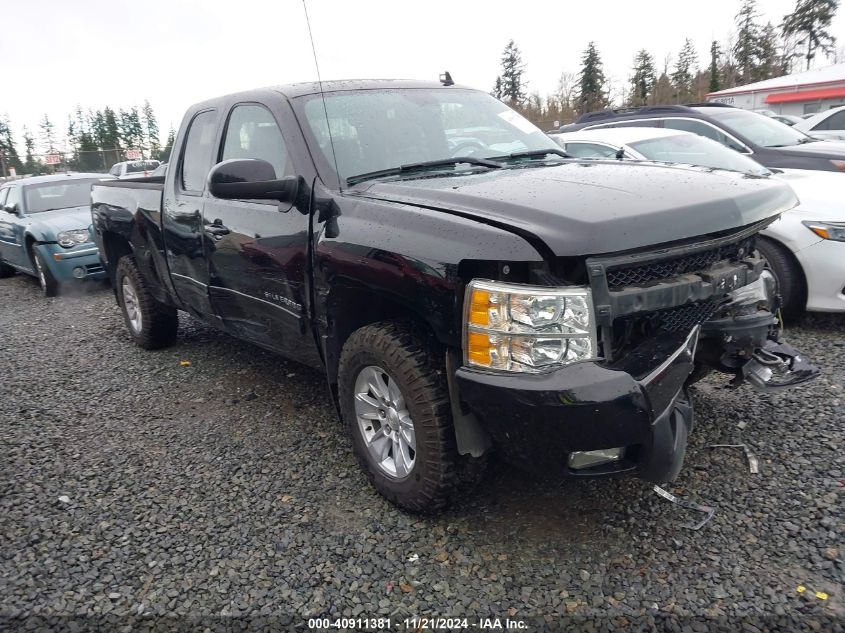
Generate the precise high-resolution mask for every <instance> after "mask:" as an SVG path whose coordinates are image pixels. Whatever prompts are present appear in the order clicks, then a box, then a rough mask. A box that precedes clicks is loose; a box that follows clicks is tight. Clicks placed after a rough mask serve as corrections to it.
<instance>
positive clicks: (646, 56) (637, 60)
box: [630, 48, 657, 105]
mask: <svg viewBox="0 0 845 633" xmlns="http://www.w3.org/2000/svg"><path fill="white" fill-rule="evenodd" d="M656 82H657V73H656V71H655V69H654V58H653V57H652V56H651V53H649V52H648V51H647V50H646V49H644V48H643V49H641V50H640V51H639V52H638V53H637V54H636V56H634V75H633V76H632V77H631V98H630V103H631V105H645V104H646V103H648V98H649V97H650V96H651V95H652V93H653V92H654V84H655V83H656Z"/></svg>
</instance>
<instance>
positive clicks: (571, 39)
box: [0, 0, 845, 145]
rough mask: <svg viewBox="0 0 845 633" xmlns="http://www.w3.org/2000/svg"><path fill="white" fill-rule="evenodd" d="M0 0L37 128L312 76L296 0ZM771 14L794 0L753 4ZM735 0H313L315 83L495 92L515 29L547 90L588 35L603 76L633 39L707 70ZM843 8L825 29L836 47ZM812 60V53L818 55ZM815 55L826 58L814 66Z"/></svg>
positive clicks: (168, 112)
mask: <svg viewBox="0 0 845 633" xmlns="http://www.w3.org/2000/svg"><path fill="white" fill-rule="evenodd" d="M3 4H4V5H5V6H4V7H3V9H2V13H0V15H2V24H3V28H2V36H0V60H2V62H0V64H2V65H0V77H2V79H3V89H2V90H0V113H6V114H8V115H9V117H10V118H11V120H12V124H13V128H14V130H15V132H16V134H17V141H18V144H19V145H21V138H20V131H21V127H22V126H23V125H27V126H28V127H29V128H30V130H32V131H33V132H37V130H38V122H39V120H40V119H41V118H42V117H43V115H44V113H45V112H46V113H47V114H49V116H50V118H51V119H52V120H53V122H54V123H55V124H56V128H57V130H59V131H60V132H61V133H62V135H63V134H64V132H65V129H66V127H67V115H68V113H71V112H72V111H73V110H74V109H75V107H76V104H81V105H82V106H83V108H84V109H87V108H94V109H96V108H102V107H103V106H105V105H110V106H111V107H112V108H114V109H115V110H117V109H118V108H128V107H131V106H132V105H138V106H140V105H141V104H142V103H143V101H144V99H149V101H150V103H151V104H152V105H153V108H154V109H155V111H156V113H157V115H158V118H159V125H160V127H161V129H162V136H164V135H165V134H166V132H167V129H168V127H169V126H170V125H173V126H174V127H178V125H179V122H180V120H181V117H182V113H183V111H184V110H185V108H186V107H187V106H188V105H190V104H191V103H193V102H195V101H200V100H202V99H205V98H208V97H213V96H215V95H219V94H225V93H228V92H233V91H237V90H241V89H247V88H254V87H258V86H265V85H272V84H278V83H287V82H295V81H303V80H313V79H315V78H316V73H315V69H314V60H313V57H312V55H311V46H310V43H309V41H308V31H307V28H306V23H305V14H304V12H303V6H302V1H301V0H202V1H200V0H135V1H134V2H131V3H130V2H121V1H120V0H108V1H106V0H74V1H73V2H68V1H67V0H47V1H35V0H29V1H27V2H10V1H9V0H5V1H4V3H3ZM758 4H759V6H760V11H761V14H762V19H763V21H765V20H772V21H773V22H774V23H776V24H777V23H779V22H780V20H781V19H782V17H783V15H784V14H785V13H788V12H789V11H791V10H792V9H793V8H794V5H795V0H761V2H759V3H758ZM739 5H740V0H707V1H705V2H688V1H683V2H679V1H678V0H648V1H646V2H630V1H629V0H618V1H617V0H602V1H601V2H565V1H561V0H558V1H556V2H552V1H535V2H524V1H523V2H514V1H513V0H511V1H509V2H504V1H499V0H484V1H474V0H472V1H469V0H464V1H460V0H445V1H444V0H424V1H422V2H403V1H397V0H389V1H381V0H309V1H308V10H309V13H310V17H311V25H312V28H313V30H314V37H315V41H316V47H317V55H318V58H319V62H320V70H321V73H322V77H323V79H345V78H355V77H368V78H369V77H379V78H386V77H399V78H413V79H436V78H437V76H438V74H439V73H440V72H442V71H443V70H446V69H448V70H449V71H451V73H452V76H453V77H454V78H455V80H456V81H457V82H458V83H462V84H466V85H470V86H473V87H477V88H481V89H484V90H490V89H491V88H492V86H493V82H494V81H495V78H496V75H497V74H498V73H499V70H500V68H499V59H500V56H501V53H502V49H503V48H504V46H505V44H506V43H507V41H508V40H509V39H511V38H513V39H514V40H515V41H516V43H517V45H518V46H519V47H520V49H521V50H522V53H523V59H524V61H525V64H526V78H527V80H528V82H529V89H530V90H539V91H540V92H541V93H542V94H546V93H549V92H551V91H553V90H554V89H555V87H556V85H557V81H558V78H559V77H560V74H561V72H562V71H569V72H577V71H578V70H579V67H580V57H581V53H582V52H583V50H584V48H585V47H586V45H587V43H588V42H589V41H590V40H595V42H596V44H597V46H598V49H599V52H600V53H601V56H602V59H603V61H604V64H605V71H606V74H607V75H608V76H609V77H612V78H614V79H616V80H617V82H621V81H624V80H625V79H626V78H627V77H628V74H629V72H630V68H631V60H632V58H633V56H634V53H635V52H636V51H637V50H638V49H639V48H643V47H645V48H647V49H648V50H649V51H650V52H651V53H652V54H653V55H654V57H655V59H656V60H657V62H658V67H659V68H661V67H662V65H663V60H664V58H665V57H666V56H667V55H674V54H676V53H677V52H678V51H679V50H680V48H681V46H682V45H683V43H684V38H686V37H689V38H691V39H692V40H693V42H694V44H695V46H696V48H697V50H698V54H699V62H700V64H701V65H702V66H705V65H707V63H708V62H709V47H710V42H711V41H712V40H713V39H716V40H719V41H720V42H723V41H725V40H726V39H727V37H728V34H729V33H730V32H731V30H732V29H733V19H734V15H735V14H736V12H737V10H738V8H739ZM843 13H845V9H840V11H839V15H837V17H836V20H835V22H834V25H833V30H832V32H833V34H834V35H836V36H838V39H839V41H840V44H842V43H845V17H844V16H843ZM820 61H821V60H820ZM818 65H823V64H818Z"/></svg>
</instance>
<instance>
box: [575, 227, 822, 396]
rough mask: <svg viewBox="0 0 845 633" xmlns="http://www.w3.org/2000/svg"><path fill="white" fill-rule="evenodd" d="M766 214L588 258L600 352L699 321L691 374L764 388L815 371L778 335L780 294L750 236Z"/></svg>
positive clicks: (623, 349) (612, 354)
mask: <svg viewBox="0 0 845 633" xmlns="http://www.w3.org/2000/svg"><path fill="white" fill-rule="evenodd" d="M769 222H770V220H769V221H764V222H760V223H755V224H753V225H750V226H747V227H744V228H742V229H740V230H738V231H732V232H727V233H725V234H722V235H718V236H714V237H711V238H710V239H707V240H704V241H698V242H694V243H685V244H678V245H675V246H669V247H666V248H663V249H660V250H658V251H650V252H635V253H627V254H620V255H614V256H603V257H595V258H590V259H588V260H587V272H588V275H589V277H590V285H591V288H592V290H593V301H594V304H595V306H596V313H597V322H598V323H599V325H600V326H602V327H601V333H600V338H601V345H602V351H603V354H604V357H605V358H606V359H608V360H610V361H612V360H614V359H615V358H621V357H623V356H625V355H626V354H628V353H629V352H630V351H631V350H633V349H635V348H636V347H637V346H638V345H639V344H640V343H641V342H642V341H644V340H647V339H649V338H651V337H654V336H660V335H661V332H662V333H664V334H665V333H676V334H678V333H679V334H683V333H685V332H688V331H691V330H692V329H693V328H695V327H697V326H700V328H701V330H700V337H699V343H698V348H697V352H696V355H695V369H694V371H693V373H692V375H691V377H690V382H694V381H696V380H698V379H700V378H701V377H703V376H704V375H705V374H706V373H708V372H709V371H710V370H712V369H715V370H717V371H721V372H725V373H729V374H732V375H733V376H734V379H733V381H732V384H733V385H735V386H737V385H739V384H742V383H743V382H744V381H746V380H747V381H748V382H749V383H750V384H751V385H752V386H753V387H755V388H756V389H759V390H763V391H767V390H772V389H783V388H788V387H793V386H795V385H798V384H801V383H804V382H806V381H808V380H810V379H812V378H814V377H815V376H816V375H817V374H818V369H817V368H816V367H815V366H814V365H812V364H810V363H809V362H807V361H806V360H805V359H804V358H803V357H802V356H801V355H800V354H799V353H798V352H797V351H796V350H795V349H794V348H792V347H791V346H790V345H789V344H788V343H786V342H785V341H783V340H782V339H781V332H780V327H779V322H778V319H777V318H776V317H775V314H777V313H778V308H779V298H778V296H777V294H776V289H775V283H774V278H773V277H772V276H771V274H770V273H769V272H768V271H765V270H764V266H763V261H762V259H760V257H759V255H758V254H757V252H756V249H755V237H756V235H757V233H758V232H759V231H760V230H762V229H763V228H765V226H766V225H767V224H769Z"/></svg>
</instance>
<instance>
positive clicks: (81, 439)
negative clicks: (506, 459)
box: [0, 276, 845, 631]
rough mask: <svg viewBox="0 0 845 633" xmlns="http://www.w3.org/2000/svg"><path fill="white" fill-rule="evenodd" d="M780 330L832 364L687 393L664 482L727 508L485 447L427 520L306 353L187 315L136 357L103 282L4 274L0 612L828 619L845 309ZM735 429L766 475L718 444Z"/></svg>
mask: <svg viewBox="0 0 845 633" xmlns="http://www.w3.org/2000/svg"><path fill="white" fill-rule="evenodd" d="M788 335H789V339H790V341H791V342H793V343H794V344H796V346H797V347H798V348H799V349H802V350H803V351H804V352H805V353H806V355H807V356H809V357H811V358H813V359H814V360H815V361H816V362H817V363H818V364H820V365H821V366H822V367H823V370H824V374H823V376H822V377H821V378H820V379H819V380H817V381H815V383H813V384H812V385H811V386H808V387H804V388H802V389H800V390H797V391H792V392H785V393H782V394H774V395H763V396H760V395H758V394H756V393H755V392H753V391H752V390H751V389H749V388H746V387H743V388H740V389H738V390H729V389H725V388H724V383H725V382H726V381H725V380H724V379H723V378H715V379H708V380H707V381H705V382H703V383H701V384H700V385H699V386H698V387H697V388H696V389H695V390H694V391H695V393H694V398H695V401H696V405H697V416H698V417H697V427H696V430H695V432H694V434H693V436H692V438H691V446H690V450H689V455H688V458H687V465H686V467H685V470H684V472H683V473H682V475H681V477H680V479H679V480H678V481H677V482H676V483H675V484H674V485H673V486H672V487H671V489H672V490H673V491H674V492H676V493H678V494H682V495H684V496H685V497H687V498H689V499H692V500H695V501H698V502H701V503H706V504H712V505H715V506H716V507H717V511H716V515H715V518H714V519H713V520H712V521H711V522H710V523H709V524H707V525H706V526H705V527H704V528H702V529H701V530H699V531H692V530H690V529H689V528H688V527H686V525H687V524H688V523H689V522H690V520H691V519H694V518H697V515H696V513H694V512H690V511H688V510H684V509H682V508H680V507H677V506H674V505H672V504H670V503H669V502H667V501H665V500H663V499H661V498H659V497H657V495H655V493H654V492H653V491H652V490H651V488H650V486H649V485H647V484H645V483H643V482H640V481H637V480H632V479H602V480H592V481H574V482H573V481H569V482H546V481H540V480H537V479H535V478H532V477H531V476H528V475H526V474H523V473H522V472H520V471H517V470H515V469H513V468H510V467H508V466H506V465H503V464H500V463H497V462H495V461H494V463H493V464H492V465H491V469H490V472H489V475H488V477H487V478H486V479H485V481H484V482H483V483H482V484H481V485H480V487H479V488H478V489H476V490H475V491H473V492H471V493H466V494H465V495H464V496H463V497H462V498H460V499H459V500H458V501H457V502H456V504H455V505H454V506H453V507H452V508H451V509H450V510H448V511H447V512H446V513H444V514H442V515H441V516H439V517H434V518H420V517H415V516H410V515H407V514H403V513H402V512H400V511H398V510H397V509H395V508H394V507H393V506H391V505H389V504H388V503H387V502H385V501H384V500H382V498H381V497H379V496H378V495H377V494H376V493H375V492H374V491H373V490H372V489H371V488H370V487H369V486H368V485H367V483H366V481H365V478H364V476H363V475H362V473H361V472H360V471H359V470H358V468H357V466H356V464H355V460H354V458H353V455H352V453H351V448H350V442H349V441H348V439H347V437H346V436H345V435H344V433H343V431H342V428H341V427H340V425H339V424H338V423H337V420H336V417H335V414H334V411H333V409H332V407H331V406H330V404H329V402H328V400H327V398H326V397H325V388H324V383H323V379H322V377H321V376H320V374H318V373H316V372H313V371H311V370H308V369H305V368H303V367H301V366H299V365H297V364H295V363H292V362H286V361H284V360H282V359H279V358H278V357H275V356H273V355H271V354H269V353H266V352H264V351H261V350H258V349H257V348H255V347H251V346H249V345H247V344H244V343H241V342H239V341H237V340H235V339H232V338H230V337H228V336H226V335H223V334H220V333H218V332H216V331H214V330H212V329H211V328H208V327H206V326H204V325H202V324H200V323H198V322H196V321H193V320H190V319H188V318H185V317H182V321H181V329H180V340H179V344H178V345H177V346H176V347H173V348H171V349H168V350H163V351H160V352H145V351H143V350H141V349H138V348H136V347H135V346H134V345H133V344H132V343H131V342H130V341H129V339H128V337H127V335H126V334H125V331H124V325H123V322H122V320H121V318H120V315H119V312H118V309H117V307H116V306H115V304H114V301H113V299H112V296H111V294H110V292H109V291H108V290H106V289H104V288H103V287H102V286H95V287H91V288H89V290H88V291H87V292H85V293H82V294H81V295H78V296H63V297H59V298H57V299H44V298H42V297H41V296H39V293H38V290H37V287H36V284H35V282H34V280H31V279H29V278H26V277H22V276H16V277H13V278H11V279H6V280H2V281H0V420H2V437H3V439H2V443H0V446H2V453H3V455H2V462H1V463H2V469H1V470H0V560H2V570H1V571H0V600H2V606H0V628H7V629H16V630H21V629H32V630H34V629H36V628H49V627H52V628H67V629H73V628H74V627H78V628H91V627H93V626H94V625H96V624H99V625H101V626H103V627H104V628H103V630H129V629H130V628H131V629H139V628H145V627H156V628H158V629H164V628H167V627H170V628H172V629H173V630H186V629H188V628H191V627H195V628H197V630H207V629H206V627H208V628H210V629H212V630H216V629H218V628H221V627H222V628H224V629H228V630H235V629H238V628H239V627H240V628H251V629H258V628H262V627H264V628H267V629H272V628H293V627H295V628H299V629H305V628H307V624H308V618H309V617H315V616H327V617H331V618H335V617H356V618H365V617H377V616H381V617H390V618H392V622H391V627H390V630H399V629H404V628H406V627H405V626H404V619H405V618H408V617H414V616H416V617H432V616H442V617H466V618H468V625H469V626H470V627H472V625H473V624H475V625H478V624H479V618H500V619H501V622H502V625H503V626H504V618H510V620H512V621H516V622H522V623H524V624H525V625H526V626H528V627H529V628H531V629H534V630H536V629H537V628H540V627H542V626H545V627H546V628H549V629H558V628H562V627H564V626H576V627H577V628H579V629H584V630H597V631H598V630H612V629H614V628H626V629H629V630H635V629H637V628H640V629H642V630H650V629H652V627H655V628H657V629H661V630H662V629H666V630H678V631H681V630H683V631H706V630H708V629H709V630H713V629H714V628H717V627H718V626H722V627H723V628H725V629H726V630H740V628H742V627H745V628H744V630H748V631H756V630H799V629H804V630H818V631H831V630H842V628H843V626H844V624H843V623H845V600H843V590H842V580H843V539H842V537H843V528H845V517H843V503H842V501H843V492H845V487H843V483H845V474H843V458H842V449H843V419H845V406H843V402H845V389H844V388H843V383H845V363H843V356H844V355H845V317H841V316H818V317H808V318H806V319H805V320H804V321H803V322H802V323H801V324H800V325H798V326H797V327H794V328H792V329H790V331H789V332H788ZM183 360H188V361H190V366H181V365H180V361H183ZM739 441H742V442H746V443H748V444H749V445H750V446H751V447H752V448H753V450H754V452H755V453H756V455H757V456H758V458H759V460H760V474H758V475H750V474H749V473H748V465H747V462H746V461H745V457H744V455H743V453H742V452H741V451H739V450H735V449H709V448H707V445H709V444H712V443H736V442H739ZM799 586H803V587H805V588H806V591H804V592H799V590H798V588H799ZM817 592H822V593H818V594H817ZM825 594H826V595H827V597H826V599H825ZM481 624H483V622H481ZM122 627H126V628H125V629H124V628H122ZM385 628H386V627H385ZM408 628H411V629H413V628H415V627H408Z"/></svg>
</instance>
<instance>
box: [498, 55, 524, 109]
mask: <svg viewBox="0 0 845 633" xmlns="http://www.w3.org/2000/svg"><path fill="white" fill-rule="evenodd" d="M524 72H525V64H523V63H522V53H520V52H519V47H518V46H517V45H516V44H515V43H514V41H513V40H511V41H509V42H508V45H507V46H505V50H504V51H503V52H502V74H501V75H499V76H498V77H497V78H496V86H495V88H494V91H495V92H498V93H500V94H499V95H498V96H497V98H498V99H502V100H503V101H507V102H508V103H510V105H511V106H519V105H522V103H524V102H525V98H526V96H525V85H526V84H525V81H524V80H523V79H522V75H523V73H524Z"/></svg>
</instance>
